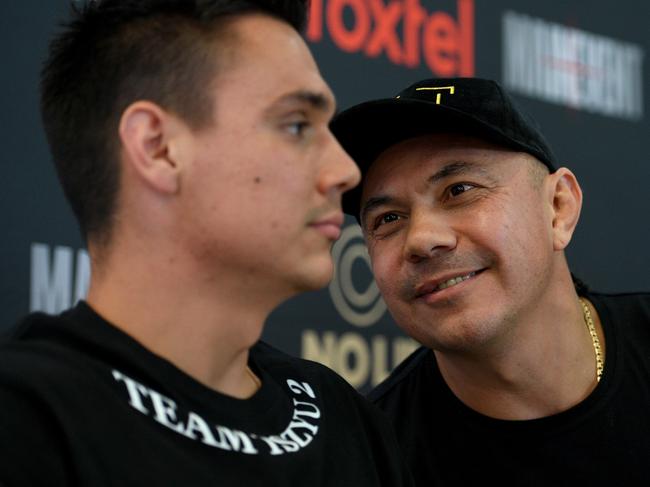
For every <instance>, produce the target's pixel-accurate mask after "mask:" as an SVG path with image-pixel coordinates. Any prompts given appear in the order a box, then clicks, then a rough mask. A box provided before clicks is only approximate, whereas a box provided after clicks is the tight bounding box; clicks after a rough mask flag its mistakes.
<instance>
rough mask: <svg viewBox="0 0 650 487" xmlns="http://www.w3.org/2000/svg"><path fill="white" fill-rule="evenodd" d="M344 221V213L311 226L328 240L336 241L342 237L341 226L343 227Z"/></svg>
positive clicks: (323, 219) (328, 217)
mask: <svg viewBox="0 0 650 487" xmlns="http://www.w3.org/2000/svg"><path fill="white" fill-rule="evenodd" d="M343 219H344V217H343V213H336V214H333V215H329V216H327V217H325V218H321V219H319V220H317V221H315V222H313V223H311V224H310V226H311V227H313V228H314V229H316V230H317V231H318V232H320V233H321V234H322V235H324V236H325V237H327V238H328V239H330V240H336V239H338V238H339V237H340V236H341V226H342V225H343Z"/></svg>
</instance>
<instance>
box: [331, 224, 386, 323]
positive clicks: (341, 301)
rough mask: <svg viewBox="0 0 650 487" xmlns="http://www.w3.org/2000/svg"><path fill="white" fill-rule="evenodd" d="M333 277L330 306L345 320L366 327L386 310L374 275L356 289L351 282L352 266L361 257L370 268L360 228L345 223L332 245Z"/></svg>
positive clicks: (352, 280) (352, 278) (379, 317)
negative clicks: (363, 287) (362, 286)
mask: <svg viewBox="0 0 650 487" xmlns="http://www.w3.org/2000/svg"><path fill="white" fill-rule="evenodd" d="M332 258H333V259H334V264H335V266H336V267H335V269H334V277H333V279H332V282H331V283H330V286H329V292H330V297H331V298H332V303H334V307H335V308H336V310H337V311H338V312H339V314H340V315H341V316H342V317H343V319H345V320H346V321H347V322H348V323H350V324H352V325H355V326H360V327H367V326H372V325H374V324H375V323H377V322H378V321H379V320H380V319H381V317H382V316H384V313H385V312H386V304H385V303H384V300H383V299H382V298H381V295H380V294H379V288H378V287H377V283H376V282H375V280H374V279H370V280H369V281H368V282H367V283H365V284H366V285H365V289H361V290H358V289H357V287H356V286H355V284H354V275H353V271H352V269H353V266H354V264H355V263H357V261H361V262H362V263H363V264H364V265H366V266H367V267H368V269H370V256H369V255H368V251H367V249H366V245H365V244H364V242H363V235H362V233H361V228H360V227H359V226H358V225H349V226H348V227H346V228H345V229H344V230H343V232H342V233H341V238H340V239H339V240H338V241H337V242H336V244H334V247H333V248H332Z"/></svg>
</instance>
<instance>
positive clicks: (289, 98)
mask: <svg viewBox="0 0 650 487" xmlns="http://www.w3.org/2000/svg"><path fill="white" fill-rule="evenodd" d="M292 103H301V104H307V105H309V106H310V107H311V108H314V109H316V110H318V111H321V112H329V111H332V112H333V111H334V109H335V103H334V100H332V98H331V97H330V96H327V95H326V94H324V93H320V92H316V91H308V90H302V91H294V92H291V93H287V94H286V95H283V96H281V97H280V98H278V99H277V100H275V102H273V104H272V105H271V107H270V108H269V110H273V109H274V108H276V107H278V106H281V105H290V104H292Z"/></svg>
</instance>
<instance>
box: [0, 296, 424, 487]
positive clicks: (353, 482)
mask: <svg viewBox="0 0 650 487" xmlns="http://www.w3.org/2000/svg"><path fill="white" fill-rule="evenodd" d="M249 365H250V367H251V368H252V369H253V370H254V371H255V372H256V373H257V374H258V375H259V376H260V377H261V379H262V387H261V388H260V389H259V390H258V391H257V393H256V394H255V395H253V396H252V397H251V398H249V399H246V400H240V399H235V398H232V397H229V396H226V395H223V394H220V393H218V392H216V391H214V390H212V389H209V388H208V387H205V386H203V385H202V384H200V383H199V382H197V381H196V380H194V379H193V378H191V377H190V376H188V375H186V374H185V373H183V372H182V371H180V370H179V369H178V368H176V367H174V365H172V364H171V363H169V362H168V361H166V360H164V359H162V358H161V357H159V356H156V355H154V354H153V353H151V352H150V351H148V350H147V349H145V348H144V347H142V346H141V345H140V344H139V343H138V342H136V341H135V340H133V339H132V338H130V337H129V336H128V335H126V334H124V333H122V332H121V331H120V330H118V329H117V328H115V327H113V326H112V325H110V324H109V323H107V322H106V321H104V320H103V319H102V318H101V317H99V316H98V315H97V314H96V313H95V312H94V311H93V310H92V309H91V308H90V307H89V306H88V305H87V304H85V303H83V302H82V303H80V304H79V305H77V307H76V308H74V309H73V310H70V311H68V312H65V313H63V314H62V315H60V316H57V317H52V316H47V315H44V314H34V315H31V316H29V317H28V318H27V319H26V320H24V321H23V322H22V323H21V324H20V325H19V326H18V327H17V328H16V329H15V330H13V331H12V333H11V336H10V337H8V339H6V340H4V341H3V343H2V345H1V346H0V485H2V486H6V487H14V486H48V487H56V486H84V487H87V486H93V487H95V486H136V485H137V486H154V485H155V486H174V487H194V486H337V487H338V486H348V485H349V486H386V487H394V486H401V485H411V484H410V480H409V479H410V477H408V474H407V472H406V471H405V469H404V468H403V462H402V460H401V457H400V455H399V453H397V444H396V440H395V437H394V434H393V432H392V430H391V428H390V425H389V422H388V421H387V420H386V419H385V417H384V416H383V415H382V413H381V412H379V411H378V410H377V409H376V408H375V407H374V406H372V404H370V403H368V402H367V401H365V399H363V398H362V397H361V396H360V395H359V394H358V393H357V392H356V391H355V390H354V389H353V388H352V387H351V386H349V385H348V384H347V383H346V382H345V381H344V380H343V379H341V378H340V377H339V376H338V375H336V374H335V373H333V372H332V371H330V370H329V369H327V368H325V367H323V366H322V365H319V364H317V363H314V362H309V361H305V360H300V359H296V358H292V357H289V356H287V355H286V354H284V353H281V352H279V351H277V350H275V349H273V348H272V347H270V346H269V345H266V344H264V343H259V344H257V345H256V346H255V347H253V349H251V352H250V361H249Z"/></svg>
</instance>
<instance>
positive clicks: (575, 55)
mask: <svg viewBox="0 0 650 487" xmlns="http://www.w3.org/2000/svg"><path fill="white" fill-rule="evenodd" d="M643 56H644V52H643V49H642V48H641V47H639V46H637V45H634V44H630V43H628V42H623V41H619V40H616V39H610V38H608V37H605V36H602V35H597V34H592V33H589V32H585V31H583V30H579V29H574V28H570V27H566V26H564V25H561V24H556V23H551V22H546V21H544V20H541V19H538V18H534V17H530V16H528V15H524V14H519V13H516V12H512V11H509V12H506V13H505V14H504V16H503V79H504V83H505V84H506V86H508V87H509V88H511V89H512V90H513V91H517V92H519V93H522V94H524V95H529V96H532V97H535V98H538V99H540V100H543V101H548V102H552V103H558V104H561V105H565V106H569V107H571V108H576V109H580V110H585V111H588V112H593V113H598V114H602V115H607V116H610V117H616V118H623V119H629V120H640V119H642V118H643V115H644V114H643Z"/></svg>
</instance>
